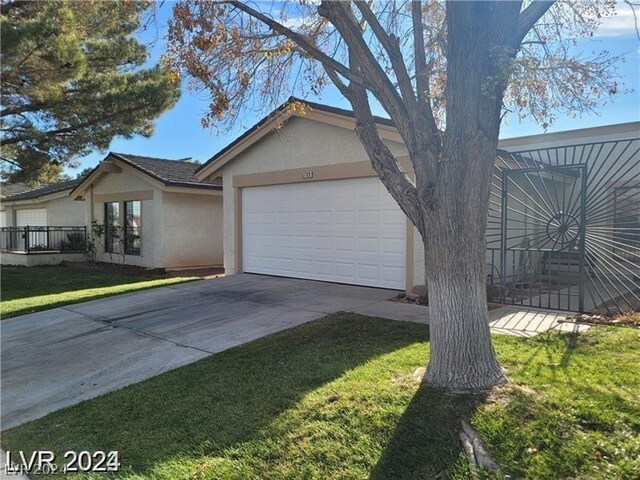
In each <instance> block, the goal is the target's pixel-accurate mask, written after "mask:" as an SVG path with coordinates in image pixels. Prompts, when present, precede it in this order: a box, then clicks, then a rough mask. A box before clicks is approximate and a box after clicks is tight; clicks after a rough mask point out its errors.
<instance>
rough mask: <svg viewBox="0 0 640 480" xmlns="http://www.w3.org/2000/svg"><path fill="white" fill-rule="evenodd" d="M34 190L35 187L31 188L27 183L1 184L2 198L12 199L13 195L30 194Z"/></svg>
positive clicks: (0, 195) (0, 196) (0, 192)
mask: <svg viewBox="0 0 640 480" xmlns="http://www.w3.org/2000/svg"><path fill="white" fill-rule="evenodd" d="M32 189H33V187H30V186H29V185H27V184H26V183H7V182H0V198H4V197H11V196H13V195H18V194H19V193H24V192H28V191H29V190H32Z"/></svg>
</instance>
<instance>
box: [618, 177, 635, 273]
mask: <svg viewBox="0 0 640 480" xmlns="http://www.w3.org/2000/svg"><path fill="white" fill-rule="evenodd" d="M639 194H640V186H634V187H621V188H617V189H616V191H615V205H614V208H615V210H614V215H613V227H614V228H613V230H614V253H615V254H616V255H617V256H618V257H622V258H624V259H626V260H630V261H632V262H636V263H639V262H640V201H639V200H640V199H639V197H638V195H639Z"/></svg>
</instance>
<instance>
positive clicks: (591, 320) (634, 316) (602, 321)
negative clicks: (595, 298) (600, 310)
mask: <svg viewBox="0 0 640 480" xmlns="http://www.w3.org/2000/svg"><path fill="white" fill-rule="evenodd" d="M560 321H561V322H566V323H580V324H584V325H592V326H600V325H606V326H611V327H630V328H637V329H640V312H625V313H619V314H616V315H605V314H589V313H581V314H578V315H574V316H572V317H567V319H566V320H560Z"/></svg>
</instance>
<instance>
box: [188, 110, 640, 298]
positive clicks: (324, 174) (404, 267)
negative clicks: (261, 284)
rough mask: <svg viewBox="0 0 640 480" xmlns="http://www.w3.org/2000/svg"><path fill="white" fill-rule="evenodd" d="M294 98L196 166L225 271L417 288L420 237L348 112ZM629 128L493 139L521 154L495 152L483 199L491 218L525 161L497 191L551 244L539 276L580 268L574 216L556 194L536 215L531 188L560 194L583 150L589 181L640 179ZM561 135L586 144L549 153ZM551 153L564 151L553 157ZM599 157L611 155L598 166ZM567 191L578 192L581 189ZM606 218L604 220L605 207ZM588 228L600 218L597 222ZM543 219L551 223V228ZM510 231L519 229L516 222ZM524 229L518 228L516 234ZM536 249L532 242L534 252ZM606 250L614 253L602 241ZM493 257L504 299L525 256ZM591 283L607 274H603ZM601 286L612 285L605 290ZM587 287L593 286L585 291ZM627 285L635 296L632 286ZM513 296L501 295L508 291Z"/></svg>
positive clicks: (398, 150) (395, 142) (386, 134)
mask: <svg viewBox="0 0 640 480" xmlns="http://www.w3.org/2000/svg"><path fill="white" fill-rule="evenodd" d="M290 101H300V100H297V99H292V100H290ZM303 103H306V104H307V106H308V107H309V109H308V111H307V112H305V113H300V111H299V109H290V108H287V104H284V105H283V106H281V107H279V108H278V109H276V110H275V111H274V112H272V113H271V114H269V115H268V116H267V117H265V118H264V119H263V120H261V121H260V122H259V123H258V124H256V125H255V126H254V127H253V128H251V129H250V130H248V131H247V132H246V133H245V134H243V135H242V136H241V137H239V138H238V139H237V140H235V141H234V142H232V143H231V144H230V145H229V146H228V147H226V148H224V149H223V150H222V151H220V152H219V153H218V154H216V155H215V156H214V157H213V158H211V159H210V160H209V161H208V162H206V163H205V164H204V165H202V166H200V167H199V168H198V169H197V170H196V176H197V179H198V180H199V181H219V180H220V179H222V184H223V187H224V190H223V192H224V242H223V244H224V266H225V271H226V273H227V274H233V273H240V272H250V273H261V274H270V275H281V276H288V277H298V278H307V279H315V280H324V281H332V282H338V283H347V284H358V285H367V286H375V287H385V288H392V289H398V290H406V291H407V292H411V291H412V290H414V287H416V286H423V285H424V284H425V275H424V273H425V270H424V251H423V246H422V241H421V239H420V236H419V234H418V233H417V231H416V229H415V228H414V227H413V226H412V225H411V224H410V222H409V221H408V220H407V219H406V217H405V215H404V214H403V213H402V212H401V210H400V208H399V207H398V206H397V204H396V203H395V202H394V200H393V199H392V198H391V196H390V195H389V194H388V192H387V191H386V189H385V188H384V186H383V185H382V183H381V182H380V180H379V179H378V178H377V176H376V174H375V172H374V171H373V169H372V167H371V165H370V162H369V159H368V157H367V155H366V153H365V151H364V148H363V147H362V145H361V144H360V142H359V140H358V138H357V137H356V134H355V133H354V127H355V120H354V117H353V113H352V112H350V111H347V110H342V109H338V108H333V107H328V106H325V105H320V104H316V103H311V102H304V101H303ZM377 123H378V130H379V133H380V136H381V138H382V139H383V141H384V142H385V144H386V145H387V146H388V147H389V148H390V149H391V151H392V152H393V153H394V154H395V155H396V156H397V158H398V159H399V161H400V163H401V165H402V167H403V168H404V169H405V171H407V172H409V174H411V172H412V167H411V163H410V161H409V159H408V157H407V152H406V149H405V147H404V145H403V143H402V140H401V138H400V136H399V134H398V132H397V131H396V129H395V128H394V126H393V123H392V122H391V121H390V120H388V119H384V118H377ZM638 137H640V122H636V123H631V124H623V125H616V126H609V127H600V128H595V129H586V130H579V131H573V132H562V133H559V134H549V135H539V136H534V137H523V138H519V139H508V140H504V141H502V142H501V145H500V146H501V147H502V148H504V149H508V150H511V151H524V150H530V152H525V153H522V154H521V155H520V156H514V155H510V154H509V153H507V152H503V153H502V157H503V160H502V161H500V162H497V166H496V168H497V170H496V179H497V182H496V184H495V185H494V191H493V195H492V207H496V205H497V210H496V209H495V208H494V210H496V211H497V212H498V213H497V215H498V216H497V222H498V223H499V222H500V221H501V218H500V216H501V209H500V202H501V194H500V192H501V184H500V182H501V178H500V172H501V171H502V170H504V169H511V170H521V169H525V168H528V169H530V171H527V172H523V173H522V175H521V176H522V178H525V177H527V175H531V174H532V173H533V171H535V173H536V175H537V178H536V179H535V180H530V179H529V178H528V177H527V178H526V180H527V181H526V185H525V184H524V183H523V186H519V190H515V191H514V189H513V188H512V190H511V191H510V192H509V193H508V195H507V196H508V198H509V199H511V201H514V202H519V203H520V205H526V204H527V202H530V203H531V204H532V205H529V206H527V207H523V208H529V209H530V211H527V212H521V213H524V215H525V217H527V218H529V217H532V218H533V220H532V221H531V222H530V223H531V225H529V226H527V227H524V228H530V227H534V230H535V231H536V232H538V230H539V229H542V231H543V232H544V234H545V235H546V236H545V239H546V241H547V242H549V241H550V242H551V243H552V246H550V247H548V248H547V246H546V244H545V246H544V248H543V249H542V250H544V255H542V254H541V255H539V259H538V261H539V262H540V268H539V272H540V273H544V274H545V275H546V277H547V280H548V278H549V277H550V276H553V275H555V273H554V272H551V273H550V271H551V270H550V265H551V264H553V263H554V262H555V263H559V264H560V265H561V266H562V267H563V268H564V267H566V268H567V270H572V269H573V270H575V269H577V268H579V270H578V272H581V273H584V265H582V264H581V266H576V265H575V264H576V262H577V261H578V260H575V259H574V257H576V256H577V254H576V252H577V248H578V245H577V243H576V238H577V235H576V229H575V225H569V224H570V223H571V222H572V221H573V220H574V217H570V216H569V215H565V213H566V212H565V213H563V211H562V205H561V202H559V201H558V202H557V204H556V203H554V204H553V205H549V208H548V209H546V210H548V211H546V210H545V212H544V214H540V213H537V212H536V211H535V210H533V211H531V209H532V208H534V207H535V208H537V205H541V204H543V202H546V201H547V200H548V199H545V200H536V198H535V195H537V194H539V193H540V191H541V190H543V188H544V190H545V191H549V190H553V192H554V194H555V198H554V199H553V202H556V200H557V199H558V198H559V197H560V196H563V195H564V196H566V197H567V200H568V197H569V193H570V192H571V189H572V188H573V189H574V190H575V184H576V181H577V180H576V179H579V178H581V175H582V173H581V170H580V168H582V167H577V166H574V165H573V162H575V163H576V165H577V164H578V163H579V162H580V161H581V160H582V159H585V162H588V163H589V165H588V169H589V170H590V174H591V178H592V179H596V178H598V177H600V180H601V181H606V182H607V183H608V184H611V185H613V184H616V185H618V186H621V188H622V187H623V188H624V189H628V188H634V189H637V188H638V179H639V178H640V171H638V168H639V167H638V165H639V163H640V157H639V156H638V145H639V143H638V142H640V140H638ZM619 139H631V140H629V141H628V142H626V143H625V142H621V143H617V142H616V140H619ZM604 141H611V142H609V143H607V144H606V145H605V144H599V145H595V146H594V145H593V142H604ZM570 143H574V144H575V143H591V147H589V146H581V147H575V148H573V149H572V150H571V153H570V155H571V158H567V152H568V151H569V150H567V149H565V150H562V148H559V149H558V148H556V149H555V150H553V152H555V153H548V152H551V151H552V150H549V149H548V147H554V148H555V147H558V146H561V145H567V144H570ZM536 149H542V150H536ZM534 150H536V151H534ZM540 152H542V155H540ZM558 152H561V153H558ZM554 155H555V157H554ZM561 155H564V157H562V158H560V156H561ZM563 162H564V164H565V166H567V165H568V167H570V168H565V169H564V170H562V172H563V177H562V178H561V176H560V174H559V173H558V171H557V170H556V169H555V167H554V169H551V170H550V169H549V167H550V166H551V165H552V164H554V165H555V164H558V165H556V167H557V166H559V165H560V164H562V163H563ZM603 162H604V163H605V164H606V163H607V162H608V163H609V164H610V165H608V166H606V167H605V168H601V164H602V163H603ZM611 165H613V167H611ZM574 167H575V168H574ZM627 167H629V168H627ZM542 170H544V171H542ZM573 170H576V171H573ZM541 171H542V173H541ZM576 172H577V173H576ZM583 176H585V175H583ZM521 180H522V179H521ZM521 183H522V182H521ZM588 186H589V188H590V189H591V190H589V191H594V192H595V190H596V188H595V187H596V183H593V184H591V183H590V184H589V185H588ZM551 187H553V188H551ZM560 189H566V193H562V194H559V195H558V194H557V193H555V192H556V191H557V190H560ZM581 189H582V186H581V185H578V189H577V191H578V192H581V191H582V190H581ZM563 191H564V190H563ZM624 192H628V190H624ZM595 193H597V192H595ZM625 195H627V193H625ZM496 196H497V198H496ZM578 197H579V198H582V197H580V195H578ZM514 199H515V200H514ZM595 200H596V201H597V200H598V199H597V198H596V199H595ZM626 201H627V203H628V205H631V207H628V206H625V207H624V208H625V209H629V208H635V207H634V205H636V204H637V203H635V202H636V198H635V197H632V198H628V195H627V200H626ZM549 203H551V201H550V200H549ZM590 208H591V207H590ZM608 208H609V207H608V206H606V205H605V206H598V205H596V204H594V206H593V209H599V211H600V213H604V214H606V213H607V209H608ZM512 210H515V209H513V208H512V207H511V205H510V204H509V205H507V207H506V210H505V211H507V212H511V211H512ZM515 211H519V210H515ZM543 215H545V216H546V215H548V216H549V218H546V217H545V218H543ZM610 217H611V219H613V217H614V215H613V212H611V215H610ZM495 221H496V217H494V218H492V217H490V219H489V222H490V223H489V226H490V227H489V228H490V229H491V224H492V222H495ZM607 221H608V217H607ZM611 221H612V222H613V220H611ZM517 222H518V219H513V218H511V217H509V218H507V223H508V224H509V225H510V227H509V231H508V232H506V235H507V237H506V238H507V240H508V239H510V238H512V237H513V236H514V235H516V230H517V229H519V228H521V227H520V226H518V223H517ZM565 223H566V224H567V225H568V226H567V225H565ZM556 224H558V226H557V225H556ZM565 228H566V231H565ZM597 228H600V225H598V227H597ZM616 228H626V226H623V227H616ZM554 229H560V233H557V232H555V231H554ZM572 229H573V230H572ZM534 230H530V231H531V232H533V231H534ZM633 231H634V230H633V228H632V227H629V228H627V230H625V232H626V233H625V235H627V236H629V235H633ZM501 234H502V233H500V235H501ZM517 234H522V230H520V231H519V233H517ZM528 235H529V234H528V233H526V232H525V236H528ZM557 235H559V236H560V237H561V241H559V240H556V241H555V244H554V242H553V239H554V238H556V237H557ZM593 235H594V237H593V238H594V239H595V240H597V241H601V238H600V237H598V238H596V237H595V235H598V234H595V233H594V234H593ZM569 237H571V238H570V239H569ZM549 238H551V240H549ZM620 238H622V237H621V236H620V235H618V237H617V239H618V240H619V239H620ZM498 240H500V239H498ZM569 240H570V241H569ZM634 241H635V240H634ZM505 243H508V242H505ZM529 245H531V243H529ZM561 245H562V246H563V248H564V250H563V251H565V252H568V253H567V254H566V256H567V260H558V259H557V256H558V255H557V254H556V250H558V251H560V250H561V249H560V246H561ZM594 245H595V246H594ZM633 245H635V244H632V245H631V250H633V249H634V248H635V247H633ZM508 246H511V245H508ZM601 246H602V245H600V244H597V243H595V244H594V243H592V244H590V246H589V245H587V247H588V248H589V249H594V250H595V249H600V247H601ZM638 246H640V243H639V244H638ZM531 248H534V245H531ZM607 248H610V247H607ZM567 249H573V250H571V251H569V250H567ZM542 250H540V249H539V250H538V253H540V252H541V251H542ZM547 250H548V252H547ZM584 251H585V247H584V246H581V245H580V252H581V255H580V257H581V258H582V257H583V256H584V255H582V252H584ZM611 252H612V254H613V251H612V250H611ZM498 253H502V252H498ZM505 253H506V252H505ZM635 254H636V252H635V250H633V251H632V252H631V253H629V255H630V257H629V258H631V260H629V261H631V262H635V261H636V256H634V255H635ZM589 255H591V253H589ZM594 255H595V254H594ZM607 255H608V254H607ZM625 255H626V254H625ZM488 256H489V254H488ZM505 256H506V255H505ZM589 258H591V256H590V257H589ZM603 258H604V261H605V262H608V261H609V260H608V259H607V257H606V256H605V257H603ZM637 258H638V259H639V260H640V255H637ZM500 260H501V255H498V259H494V261H493V263H492V264H491V265H490V269H492V270H496V271H497V272H498V273H497V274H496V276H497V277H499V278H498V281H499V283H500V289H499V292H498V293H499V295H500V296H501V298H502V300H503V301H505V298H504V296H505V295H506V294H505V291H507V289H508V288H511V291H512V292H514V291H515V290H516V289H515V288H512V286H511V284H510V283H509V282H511V283H513V275H511V276H509V275H510V272H509V270H512V269H513V270H515V269H517V268H519V267H522V268H524V269H530V270H531V271H533V270H535V266H534V265H531V264H530V263H531V262H528V260H526V256H524V255H523V254H522V252H520V253H519V254H518V255H515V254H514V257H513V258H511V259H510V258H507V259H506V260H505V262H504V263H502V262H501V261H500ZM525 260H526V261H525ZM527 262H528V263H527ZM583 263H584V262H583ZM593 265H596V264H595V263H593V262H592V263H588V266H593ZM634 265H635V263H634ZM516 267H517V268H516ZM610 270H613V269H610ZM592 271H594V270H593V269H592ZM625 272H626V271H625ZM552 274H553V275H552ZM612 274H613V273H612ZM625 275H626V273H625ZM629 275H631V277H629V278H631V279H632V282H635V280H633V275H634V273H633V272H632V273H630V274H629ZM574 277H575V273H574V274H573V277H572V280H571V281H570V282H569V280H566V279H565V277H562V276H560V277H554V279H555V278H560V279H561V282H565V283H567V285H566V287H567V288H568V289H569V290H571V289H572V288H574V286H576V288H578V287H579V290H580V293H579V296H580V298H581V299H582V300H584V297H585V295H586V293H585V289H584V288H583V286H578V284H577V283H576V280H575V278H574ZM537 278H538V279H539V278H542V277H541V276H539V277H537ZM589 278H591V277H589ZM626 278H627V277H625V280H626ZM554 281H555V280H554ZM601 281H604V282H608V281H610V279H609V278H607V279H605V280H601ZM540 284H541V281H539V280H536V283H535V286H536V289H537V290H536V291H535V298H533V296H534V294H531V293H530V294H529V297H528V298H527V299H526V300H527V301H525V300H523V298H524V295H521V296H520V297H517V299H518V301H519V302H520V303H523V304H526V303H527V302H529V304H534V303H536V302H538V300H540V299H541V296H542V292H544V291H546V290H544V289H543V288H542V287H539V285H540ZM533 285H534V283H533V282H529V283H528V284H527V285H526V286H524V285H520V286H519V287H522V288H525V287H526V288H529V289H532V288H533ZM616 287H617V289H618V290H620V289H621V290H622V292H623V293H627V294H628V293H629V292H631V293H632V295H634V296H635V295H636V293H635V292H636V285H635V283H633V284H629V285H626V286H625V287H620V285H616ZM562 288H564V286H563V287H562ZM557 290H558V292H560V291H561V288H560V287H558V288H557ZM605 290H607V289H599V290H598V292H597V293H598V295H601V297H602V296H603V295H604V296H605V297H606V298H601V299H598V298H595V299H594V301H593V302H591V303H592V307H593V308H595V307H596V306H597V305H601V304H604V303H607V302H610V303H611V302H614V303H615V302H616V298H617V297H615V295H614V293H610V294H603V291H605ZM608 291H613V289H612V288H609V289H608ZM591 293H592V296H593V292H591ZM638 294H639V295H640V289H638ZM513 295H515V294H513ZM563 295H564V293H563ZM572 295H573V294H572V293H569V294H568V297H569V299H570V300H572V299H573V297H572ZM547 296H548V297H550V296H549V295H547ZM628 296H630V295H628ZM515 298H516V297H514V298H512V300H513V301H516V300H515ZM562 298H564V297H562ZM639 298H640V297H639ZM539 303H542V301H541V300H540V302H539ZM639 304H640V303H639ZM540 306H545V307H549V308H565V309H576V308H577V304H576V305H574V304H573V303H572V302H571V301H569V302H565V303H562V302H560V301H557V302H556V300H553V302H552V301H551V300H550V301H549V305H546V302H545V304H544V305H542V304H541V305H540ZM584 308H586V307H584Z"/></svg>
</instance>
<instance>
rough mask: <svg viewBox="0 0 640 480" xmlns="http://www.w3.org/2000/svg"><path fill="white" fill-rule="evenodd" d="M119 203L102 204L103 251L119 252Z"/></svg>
mask: <svg viewBox="0 0 640 480" xmlns="http://www.w3.org/2000/svg"><path fill="white" fill-rule="evenodd" d="M119 221H120V204H119V203H118V202H108V203H105V204H104V251H105V252H107V253H119V252H120V234H119V227H120V224H119Z"/></svg>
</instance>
